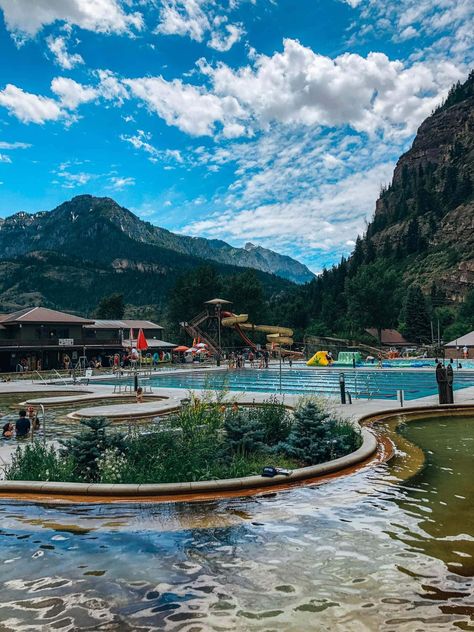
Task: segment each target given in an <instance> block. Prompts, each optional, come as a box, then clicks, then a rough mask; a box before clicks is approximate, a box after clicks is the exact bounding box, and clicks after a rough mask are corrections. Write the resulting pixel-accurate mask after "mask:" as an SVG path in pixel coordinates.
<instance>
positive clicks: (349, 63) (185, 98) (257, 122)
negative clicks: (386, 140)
mask: <svg viewBox="0 0 474 632" xmlns="http://www.w3.org/2000/svg"><path fill="white" fill-rule="evenodd" d="M198 65H199V68H200V70H201V71H202V73H203V74H204V75H205V77H207V79H208V81H209V82H210V86H208V87H205V86H203V85H194V84H190V83H185V82H184V81H182V80H181V79H175V80H173V81H167V80H165V79H163V78H162V77H143V78H137V79H126V80H124V81H123V85H126V86H127V87H128V88H129V89H130V90H131V93H132V94H133V96H134V97H136V98H138V99H140V100H141V101H144V102H145V103H146V105H147V106H148V109H149V110H150V111H152V112H155V113H156V114H158V115H159V116H160V117H162V118H163V119H164V120H165V121H166V122H167V124H168V125H174V126H176V127H178V128H179V129H181V130H182V131H183V132H186V133H187V134H191V135H193V136H201V135H215V134H217V133H219V134H222V135H223V136H225V137H228V138H234V137H238V136H245V135H252V134H253V133H254V132H256V131H259V130H268V129H269V127H270V126H271V125H272V124H285V125H289V126H291V125H305V126H318V125H320V126H325V127H338V126H344V125H349V126H351V127H352V128H353V129H355V130H357V131H359V132H364V133H367V134H370V135H373V134H375V133H376V132H378V131H379V130H383V131H384V132H385V133H386V134H387V135H404V136H409V135H411V134H413V133H414V131H415V130H416V128H417V126H418V125H419V124H420V122H421V121H422V120H423V119H424V118H425V117H426V116H427V115H428V114H429V113H430V112H431V110H432V109H433V108H434V107H435V106H436V105H437V104H438V103H439V102H440V100H441V99H442V97H443V96H444V95H445V94H446V92H447V90H448V89H449V87H450V86H451V85H452V83H453V82H454V81H456V80H458V79H460V78H461V77H462V71H461V70H459V68H458V67H457V66H456V65H454V64H453V63H451V62H449V61H444V62H438V63H436V64H425V63H422V62H415V63H412V64H410V65H404V64H403V63H402V62H401V61H397V60H390V59H389V58H388V57H387V56H386V55H385V54H384V53H369V54H368V55H367V56H366V57H363V56H361V55H358V54H350V53H346V54H344V55H340V56H338V57H336V58H330V57H327V56H324V55H319V54H317V53H315V52H314V51H313V50H312V49H310V48H308V47H305V46H303V45H302V44H300V43H299V42H298V41H296V40H291V39H287V40H285V41H284V44H283V50H282V52H278V53H275V54H274V55H272V56H267V55H259V56H256V58H255V60H254V63H253V65H247V66H244V67H241V68H238V69H233V68H231V67H229V66H227V65H226V64H223V63H220V64H217V65H216V66H211V65H209V64H208V63H207V62H206V61H204V60H200V61H199V62H198Z"/></svg>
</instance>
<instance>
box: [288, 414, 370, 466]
mask: <svg viewBox="0 0 474 632" xmlns="http://www.w3.org/2000/svg"><path fill="white" fill-rule="evenodd" d="M361 443H362V438H361V433H360V430H359V429H358V428H355V427H354V426H353V424H352V423H351V422H349V421H346V420H342V419H337V418H335V417H333V416H331V415H330V414H329V413H328V412H326V411H325V410H323V407H322V405H321V404H319V403H317V402H313V401H310V402H306V403H304V404H303V405H302V406H301V407H300V408H299V409H298V410H296V411H295V416H294V421H293V426H292V429H291V432H290V434H289V436H288V439H287V441H284V442H282V443H281V444H280V445H279V446H278V447H279V450H280V451H281V452H283V453H284V454H286V455H287V456H289V457H292V458H294V459H297V460H298V461H301V462H302V463H304V464H305V465H317V464H318V463H323V462H324V461H329V460H332V459H336V458H338V457H340V456H344V455H345V454H348V453H349V452H353V451H354V450H357V448H359V447H360V445H361Z"/></svg>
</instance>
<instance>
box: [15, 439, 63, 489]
mask: <svg viewBox="0 0 474 632" xmlns="http://www.w3.org/2000/svg"><path fill="white" fill-rule="evenodd" d="M73 469H74V462H73V460H72V459H71V458H70V457H67V456H66V457H62V456H61V455H60V454H59V452H58V451H57V450H55V448H54V447H53V446H44V445H43V444H42V443H40V442H39V441H34V442H33V443H28V444H26V445H24V446H18V447H17V449H16V451H15V453H14V454H13V457H12V461H11V464H10V465H7V467H6V468H5V478H6V479H7V480H12V481H73V480H75V477H74V472H73Z"/></svg>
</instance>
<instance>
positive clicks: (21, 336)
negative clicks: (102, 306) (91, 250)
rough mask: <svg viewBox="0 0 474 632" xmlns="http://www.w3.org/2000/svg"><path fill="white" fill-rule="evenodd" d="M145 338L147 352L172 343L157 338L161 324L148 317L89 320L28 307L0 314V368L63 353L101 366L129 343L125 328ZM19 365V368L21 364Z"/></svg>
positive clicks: (53, 360)
mask: <svg viewBox="0 0 474 632" xmlns="http://www.w3.org/2000/svg"><path fill="white" fill-rule="evenodd" d="M131 329H133V333H134V336H135V337H136V336H137V334H138V331H139V329H143V332H144V334H145V336H146V338H147V341H148V345H149V352H150V353H154V352H155V351H168V350H170V349H172V348H173V347H174V346H175V345H174V344H172V343H168V342H165V341H164V340H163V339H162V335H163V327H161V326H160V325H157V324H155V323H153V322H151V321H148V320H126V319H125V320H93V319H87V318H81V317H80V316H74V315H72V314H67V313H64V312H58V311H56V310H53V309H47V308H45V307H30V308H28V309H23V310H20V311H18V312H14V313H13V314H2V315H0V371H3V372H5V371H19V370H29V371H35V370H38V369H41V370H47V369H58V368H61V367H63V366H64V360H65V358H66V356H67V357H68V358H69V359H70V360H71V364H72V365H75V364H76V363H77V362H78V361H79V359H80V358H85V359H86V360H87V361H90V360H92V359H100V360H101V361H102V364H103V365H104V366H108V365H109V358H110V357H111V356H112V355H113V354H114V353H123V352H125V350H126V349H127V348H129V347H130V340H129V336H130V330H131ZM21 367H23V368H21Z"/></svg>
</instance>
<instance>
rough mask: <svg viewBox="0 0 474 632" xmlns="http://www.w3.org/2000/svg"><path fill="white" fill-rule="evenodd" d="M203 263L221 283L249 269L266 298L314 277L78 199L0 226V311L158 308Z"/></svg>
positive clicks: (252, 251) (251, 250)
mask: <svg viewBox="0 0 474 632" xmlns="http://www.w3.org/2000/svg"><path fill="white" fill-rule="evenodd" d="M205 264H211V265H213V266H214V267H215V268H216V269H217V271H218V273H219V274H220V275H222V276H224V277H225V276H231V275H236V274H239V273H242V272H244V271H245V270H248V269H249V268H253V269H254V270H255V271H256V274H257V276H258V278H259V279H260V281H261V283H262V286H263V287H264V288H265V293H266V296H268V297H270V296H272V295H273V294H275V293H278V292H280V291H282V290H284V289H286V288H288V287H291V286H292V285H293V281H294V280H296V279H297V280H298V281H299V282H302V281H304V280H305V279H308V278H313V274H312V273H311V272H310V271H309V270H308V269H307V268H306V267H305V266H304V265H302V264H300V263H299V262H297V261H295V260H293V259H291V258H290V257H285V256H282V255H279V254H277V253H275V252H273V251H271V250H266V249H264V248H258V247H254V246H250V245H248V246H247V248H245V249H243V248H233V247H232V246H230V245H229V244H226V243H225V242H221V241H208V240H206V239H200V238H198V239H195V238H192V237H185V236H182V235H175V234H174V233H171V232H169V231H167V230H164V229H162V228H159V227H157V226H153V225H151V224H149V223H148V222H143V221H142V220H140V219H139V218H138V217H137V216H136V215H134V214H133V213H132V212H130V211H129V210H127V209H125V208H123V207H121V206H119V205H118V204H117V203H116V202H115V201H114V200H112V199H110V198H98V197H93V196H91V195H81V196H77V197H75V198H73V199H72V200H70V201H68V202H64V203H63V204H61V205H60V206H58V207H57V208H55V209H54V210H52V211H45V212H39V213H34V214H28V213H16V214H15V215H12V216H10V217H7V218H6V219H3V220H0V310H2V311H9V310H14V309H19V308H22V307H25V306H29V305H33V304H34V305H38V304H42V305H45V306H49V307H55V308H57V309H69V310H72V311H77V312H79V313H83V314H88V313H89V314H90V313H91V311H93V309H94V308H95V306H96V305H97V303H98V302H99V301H100V299H101V298H102V297H103V296H105V295H107V294H110V293H113V292H119V293H123V294H124V297H125V301H126V302H127V303H128V304H130V305H136V306H145V305H148V306H151V305H153V306H156V307H157V308H158V309H160V306H161V308H163V306H164V304H165V303H166V297H167V294H168V292H169V291H170V289H171V288H172V287H173V286H174V284H175V283H176V280H177V278H178V277H179V276H180V275H182V274H185V273H188V272H189V271H191V270H193V269H196V268H197V267H199V266H202V265H205ZM244 266H245V267H244ZM285 275H286V276H287V277H290V279H291V280H289V279H288V278H286V279H285V278H284V276H285Z"/></svg>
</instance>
